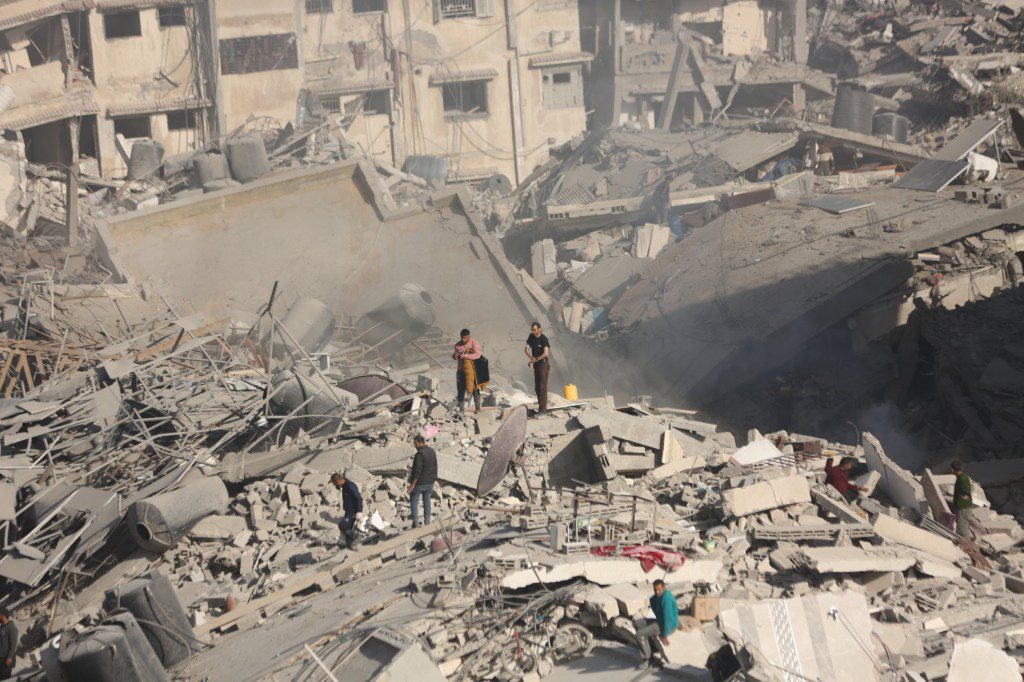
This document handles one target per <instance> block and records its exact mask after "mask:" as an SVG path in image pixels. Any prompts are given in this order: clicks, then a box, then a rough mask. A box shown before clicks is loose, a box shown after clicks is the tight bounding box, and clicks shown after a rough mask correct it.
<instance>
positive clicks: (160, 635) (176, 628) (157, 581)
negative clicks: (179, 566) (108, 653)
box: [103, 571, 198, 668]
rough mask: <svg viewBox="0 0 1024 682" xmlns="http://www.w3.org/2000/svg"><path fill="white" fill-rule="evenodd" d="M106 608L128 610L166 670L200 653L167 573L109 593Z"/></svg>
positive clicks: (147, 576) (155, 573) (156, 573)
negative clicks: (197, 652)
mask: <svg viewBox="0 0 1024 682" xmlns="http://www.w3.org/2000/svg"><path fill="white" fill-rule="evenodd" d="M103 608H104V610H106V611H108V612H110V611H115V610H117V609H128V611H129V612H130V613H131V614H132V615H133V616H135V618H136V620H137V621H138V623H139V627H141V628H142V632H143V634H144V635H146V639H147V640H149V644H150V646H151V647H152V648H153V651H155V652H156V655H157V658H159V659H160V662H161V663H162V664H163V666H164V667H165V668H170V667H171V666H174V665H177V664H178V663H180V662H182V661H184V660H185V659H186V658H188V657H189V656H191V655H192V652H193V651H194V650H198V646H197V644H196V641H195V635H194V634H193V632H192V625H191V624H190V623H189V622H188V615H186V613H185V607H183V606H182V605H181V601H180V600H179V599H178V593H177V592H176V591H175V589H174V585H172V584H171V581H170V579H169V578H168V577H167V575H166V574H165V573H162V572H160V571H151V572H149V573H146V574H145V575H143V576H141V577H139V578H136V579H135V580H129V581H128V582H126V583H123V584H121V585H118V586H116V587H114V588H113V589H110V590H107V593H106V596H105V599H104V601H103Z"/></svg>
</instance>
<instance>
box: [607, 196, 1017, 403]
mask: <svg viewBox="0 0 1024 682" xmlns="http://www.w3.org/2000/svg"><path fill="white" fill-rule="evenodd" d="M851 196H855V197H864V198H866V199H870V200H871V201H874V202H875V206H873V207H872V208H871V209H870V211H869V212H868V214H865V213H864V212H853V213H846V214H840V215H835V216H823V215H822V213H821V212H820V211H819V210H818V209H812V208H808V207H802V206H799V205H794V204H792V203H786V202H783V203H781V204H773V205H772V206H770V207H767V206H748V207H745V208H741V209H737V210H734V211H730V212H729V213H726V214H725V215H723V216H721V217H719V218H716V219H715V220H713V221H712V222H710V223H708V224H707V225H705V226H703V227H701V228H697V229H695V230H694V231H693V232H692V233H691V234H689V235H687V236H686V237H684V238H683V239H682V240H680V241H679V242H676V243H675V244H671V245H669V246H668V248H666V249H665V250H664V251H663V252H662V253H661V254H660V255H659V256H658V257H657V258H656V259H655V260H654V262H653V263H651V265H650V271H649V274H648V275H647V276H646V277H645V278H644V279H643V280H641V281H640V282H638V283H637V284H635V285H633V286H632V287H629V288H628V289H627V290H626V291H625V292H624V293H623V294H622V296H621V297H620V298H619V300H618V301H617V302H616V303H615V304H614V305H613V306H611V308H610V309H609V312H608V315H609V319H610V322H611V323H612V324H613V325H614V326H616V327H618V328H620V329H628V330H630V331H629V334H628V335H627V337H626V339H625V340H626V341H627V342H628V344H629V347H630V357H631V358H633V359H634V361H635V362H637V363H643V364H641V367H643V369H644V371H645V372H647V374H648V375H649V377H650V378H651V380H652V381H655V382H659V381H660V382H664V381H665V379H666V378H670V379H671V381H672V382H673V390H675V391H678V392H679V393H680V394H689V395H692V396H695V397H699V395H700V394H705V393H706V394H714V395H720V394H721V393H723V392H726V391H729V390H731V389H733V388H735V387H736V386H739V385H742V384H743V383H745V382H747V381H749V380H751V379H753V378H755V377H756V376H760V375H762V374H763V373H765V372H768V371H771V370H772V369H773V368H774V367H777V366H778V365H779V364H780V363H782V362H784V361H785V360H787V359H789V358H790V357H792V356H793V354H794V353H796V352H798V351H799V349H800V347H801V344H802V343H803V342H804V341H806V340H808V339H810V338H812V337H814V336H815V335H817V334H818V333H820V332H821V331H824V330H825V329H827V328H828V327H830V326H831V325H833V324H835V323H837V322H840V321H842V320H843V319H845V318H847V317H849V316H850V315H851V314H853V313H854V312H856V311H857V310H859V309H861V308H862V307H864V306H866V305H868V304H869V303H871V302H873V301H875V300H877V299H878V298H879V297H881V296H883V295H887V294H891V293H893V292H895V291H899V290H900V289H901V287H903V285H904V284H905V283H906V282H907V281H908V279H910V278H911V277H912V276H913V274H914V266H913V265H912V263H911V262H910V261H909V260H907V258H906V256H907V254H908V252H910V251H919V250H922V249H926V248H932V247H935V246H939V245H942V244H946V243H948V242H951V241H954V240H957V239H961V238H963V237H965V236H969V235H971V234H975V233H978V232H982V231H984V230H987V229H991V228H994V227H998V226H1000V225H1003V224H1024V206H1018V207H1014V208H1010V209H1005V210H998V209H989V210H986V211H983V212H979V211H978V210H977V208H976V207H973V206H971V205H968V204H964V203H963V202H957V201H954V200H953V198H952V192H951V191H949V190H945V191H944V192H942V193H940V194H939V195H938V196H936V197H932V196H928V197H924V196H921V195H918V194H917V193H911V192H905V191H902V190H899V189H893V188H884V189H876V190H873V191H870V192H860V193H857V194H854V195H851ZM889 223H892V224H895V225H897V227H896V228H895V229H893V230H891V231H888V232H884V231H881V232H880V234H879V235H878V236H876V237H872V238H866V237H864V238H862V237H857V236H856V235H857V234H858V230H861V231H863V230H864V229H865V227H866V226H868V225H876V226H877V227H878V228H879V230H881V226H883V225H886V224H889ZM851 232H852V234H853V235H854V236H852V237H851V236H848V235H850V234H851Z"/></svg>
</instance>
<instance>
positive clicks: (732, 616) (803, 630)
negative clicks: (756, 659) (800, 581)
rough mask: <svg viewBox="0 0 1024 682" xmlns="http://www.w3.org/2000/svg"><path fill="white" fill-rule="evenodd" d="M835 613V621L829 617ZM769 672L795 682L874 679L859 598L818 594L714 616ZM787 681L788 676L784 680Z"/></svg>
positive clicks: (740, 607) (737, 608)
mask: <svg viewBox="0 0 1024 682" xmlns="http://www.w3.org/2000/svg"><path fill="white" fill-rule="evenodd" d="M833 611H835V612H837V613H838V614H839V615H840V616H841V617H833V616H831V615H830V614H831V613H832V612H833ZM719 622H720V624H721V626H722V628H723V630H728V631H731V632H733V633H736V635H738V636H739V637H740V638H741V639H742V641H743V642H745V643H747V644H749V645H752V646H754V647H756V648H757V649H758V650H759V651H760V653H761V654H762V655H764V656H765V658H767V659H768V660H769V661H770V662H772V663H773V664H774V665H775V666H777V667H781V668H782V669H783V670H792V671H794V672H796V673H798V674H799V676H800V677H801V678H804V677H805V678H807V679H820V680H835V681H837V682H863V680H871V679H874V678H875V663H874V660H873V658H872V656H871V654H870V653H869V652H868V651H867V650H865V648H864V646H863V645H862V644H861V642H866V641H869V640H870V639H871V631H872V629H871V622H872V621H871V616H870V615H869V614H868V606H867V602H866V601H865V599H864V595H862V594H857V593H855V592H843V593H840V594H819V595H811V596H807V597H802V598H799V599H768V600H764V601H760V602H746V603H739V604H737V605H735V606H733V607H732V608H728V609H724V610H723V611H722V613H721V615H720V616H719ZM787 677H792V676H787Z"/></svg>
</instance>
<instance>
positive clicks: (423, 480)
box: [408, 436, 437, 528]
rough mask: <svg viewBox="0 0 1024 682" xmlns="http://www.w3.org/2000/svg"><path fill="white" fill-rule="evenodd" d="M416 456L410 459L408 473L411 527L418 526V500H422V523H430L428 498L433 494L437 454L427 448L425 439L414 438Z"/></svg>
mask: <svg viewBox="0 0 1024 682" xmlns="http://www.w3.org/2000/svg"><path fill="white" fill-rule="evenodd" d="M412 442H413V445H415V446H416V454H415V455H414V456H413V458H412V471H410V472H409V488H408V493H409V504H410V506H411V507H412V527H413V528H416V527H418V526H419V525H420V504H419V503H420V499H421V498H422V500H423V523H430V496H431V495H433V494H434V483H436V482H437V453H435V452H434V448H430V447H427V439H426V438H424V437H423V436H416V437H415V438H414V439H413V441H412Z"/></svg>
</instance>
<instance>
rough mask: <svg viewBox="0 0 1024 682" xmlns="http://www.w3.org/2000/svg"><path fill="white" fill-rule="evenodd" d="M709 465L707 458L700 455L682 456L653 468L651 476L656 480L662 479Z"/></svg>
mask: <svg viewBox="0 0 1024 682" xmlns="http://www.w3.org/2000/svg"><path fill="white" fill-rule="evenodd" d="M706 466H707V460H705V459H704V458H703V457H701V456H700V455H694V456H692V457H682V458H680V459H677V460H675V461H673V462H669V463H668V464H662V465H661V466H659V467H655V468H654V469H652V470H651V472H650V476H651V478H653V479H654V480H655V481H660V480H663V479H666V478H669V477H671V476H675V475H676V474H679V473H682V472H684V471H695V470H698V469H703V468H704V467H706Z"/></svg>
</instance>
